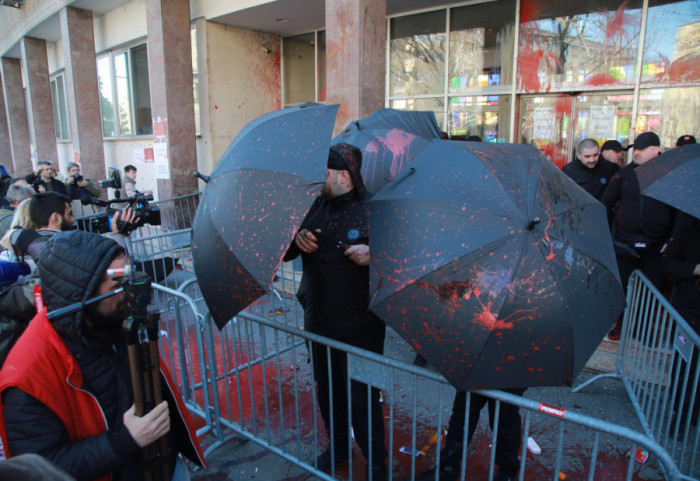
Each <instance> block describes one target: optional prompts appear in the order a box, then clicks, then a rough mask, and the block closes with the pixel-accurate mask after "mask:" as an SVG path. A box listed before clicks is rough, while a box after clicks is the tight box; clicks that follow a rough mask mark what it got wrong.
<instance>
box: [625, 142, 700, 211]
mask: <svg viewBox="0 0 700 481" xmlns="http://www.w3.org/2000/svg"><path fill="white" fill-rule="evenodd" d="M635 172H636V174H637V179H639V187H640V189H641V190H642V193H643V194H644V195H648V196H649V197H653V198H654V199H656V200H660V201H661V202H664V203H665V204H668V205H670V206H673V207H675V208H676V209H680V210H682V211H683V212H686V213H688V214H690V215H692V216H693V217H697V218H699V219H700V200H698V199H700V144H693V145H684V146H683V147H678V148H675V149H671V150H669V151H668V152H666V153H664V154H661V155H659V156H658V157H654V158H653V159H651V160H648V161H647V162H645V163H644V164H643V165H640V166H639V167H637V170H636V171H635Z"/></svg>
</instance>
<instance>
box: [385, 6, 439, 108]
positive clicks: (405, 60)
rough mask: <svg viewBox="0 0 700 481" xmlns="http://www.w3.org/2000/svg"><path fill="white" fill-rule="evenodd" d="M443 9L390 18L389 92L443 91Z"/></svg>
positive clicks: (409, 93) (418, 93)
mask: <svg viewBox="0 0 700 481" xmlns="http://www.w3.org/2000/svg"><path fill="white" fill-rule="evenodd" d="M446 13H447V12H446V10H439V11H434V12H428V13H421V14H416V15H408V16H405V17H396V18H392V19H391V22H390V27H389V28H390V39H391V43H390V45H389V48H390V54H389V69H390V72H391V74H390V84H389V85H390V87H389V95H390V96H392V97H395V96H414V95H429V94H441V93H444V92H445V65H446V47H447V42H446V40H447V37H446Z"/></svg>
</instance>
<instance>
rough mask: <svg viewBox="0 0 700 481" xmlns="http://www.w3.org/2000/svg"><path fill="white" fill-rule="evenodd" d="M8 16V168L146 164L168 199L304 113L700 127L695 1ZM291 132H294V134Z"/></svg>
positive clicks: (551, 0)
mask: <svg viewBox="0 0 700 481" xmlns="http://www.w3.org/2000/svg"><path fill="white" fill-rule="evenodd" d="M3 3H6V4H8V3H9V4H13V5H14V6H12V5H5V6H0V32H1V33H2V34H1V35H0V56H1V57H2V62H1V65H0V73H1V76H0V80H1V82H2V92H3V95H2V96H0V114H1V115H0V159H1V160H0V163H2V164H3V165H5V167H6V168H7V169H8V170H9V171H10V172H11V173H17V174H23V173H27V172H29V171H30V170H31V169H32V168H33V166H34V165H35V164H36V161H37V160H40V159H48V160H55V161H57V162H58V165H59V166H60V169H61V171H62V172H65V166H66V165H67V163H68V162H69V161H74V160H77V161H79V162H80V163H81V164H82V168H83V172H84V174H85V175H86V176H87V177H89V178H92V179H101V178H105V177H104V176H105V174H106V172H107V169H108V168H109V167H115V168H118V169H120V170H121V169H123V167H124V166H125V165H127V164H133V165H135V166H136V167H137V168H138V169H139V186H140V187H142V188H143V189H149V188H150V189H152V190H154V191H155V192H156V196H157V197H159V198H168V197H172V196H174V195H178V194H184V193H188V192H191V191H193V190H195V189H196V188H197V183H196V181H195V180H194V178H193V177H192V172H193V171H195V170H199V171H201V172H203V173H209V172H211V170H212V168H213V166H214V165H215V163H216V161H217V160H218V159H219V158H220V156H221V155H222V154H223V152H224V151H225V150H226V148H227V147H228V145H229V143H230V142H231V140H232V139H233V138H234V137H235V136H236V134H237V133H238V132H239V131H240V130H241V129H242V128H243V127H244V126H245V125H246V124H247V123H248V122H250V121H252V120H253V119H255V118H256V117H259V116H260V115H263V114H265V113H267V112H270V111H273V110H276V109H279V108H281V107H284V106H288V105H294V104H297V103H301V102H308V101H318V102H328V103H338V104H340V109H339V115H338V119H337V122H336V131H339V130H341V129H342V128H343V127H344V126H345V125H346V124H347V123H348V122H349V121H351V120H353V119H357V118H360V117H364V116H366V115H369V114H370V113H372V112H373V111H375V110H377V109H379V108H382V107H385V106H386V107H392V108H397V109H414V110H430V111H433V112H435V115H436V118H437V120H438V123H439V124H440V126H441V128H442V129H443V130H445V131H446V132H448V133H449V134H450V135H451V136H460V135H479V136H480V137H482V138H483V139H484V140H486V141H489V142H521V143H532V144H534V145H535V146H537V147H538V149H540V151H542V152H543V153H544V154H545V155H547V156H548V157H549V158H550V159H551V160H552V161H553V162H554V163H555V164H557V165H559V166H562V165H563V164H565V163H566V162H568V161H570V160H571V159H572V157H573V154H574V152H573V149H574V147H575V145H576V144H577V143H578V141H580V140H581V139H583V138H586V137H592V138H595V139H598V140H599V141H601V143H602V141H604V140H607V139H613V138H615V139H618V140H619V141H621V142H622V143H623V144H627V143H629V142H631V140H632V139H633V138H634V136H635V135H636V134H637V133H639V132H642V131H646V130H654V131H656V132H657V133H659V135H660V137H661V139H662V144H663V146H664V147H666V148H668V147H671V146H672V145H673V144H674V142H675V140H676V138H677V137H679V136H680V135H683V134H692V135H695V136H698V134H700V131H699V130H698V129H699V128H700V127H698V125H700V122H699V120H700V119H699V116H700V113H699V112H700V3H698V1H697V0H682V1H669V0H626V1H622V0H589V1H587V2H579V1H575V0H557V1H555V0H491V1H469V2H463V1H462V2H449V1H444V0H443V1H440V0H325V1H324V0H277V1H267V0H240V1H225V0H130V1H129V0H23V1H13V2H3ZM280 135H283V133H280Z"/></svg>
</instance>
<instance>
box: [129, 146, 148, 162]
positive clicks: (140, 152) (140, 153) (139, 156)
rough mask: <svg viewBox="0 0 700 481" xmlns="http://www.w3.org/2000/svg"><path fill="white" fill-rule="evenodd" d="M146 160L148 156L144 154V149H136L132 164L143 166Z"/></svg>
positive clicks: (132, 156)
mask: <svg viewBox="0 0 700 481" xmlns="http://www.w3.org/2000/svg"><path fill="white" fill-rule="evenodd" d="M145 159H146V156H145V153H144V149H134V152H133V153H132V155H131V160H132V163H134V164H143V163H144V162H145Z"/></svg>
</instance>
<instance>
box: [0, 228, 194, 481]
mask: <svg viewBox="0 0 700 481" xmlns="http://www.w3.org/2000/svg"><path fill="white" fill-rule="evenodd" d="M126 262H127V259H126V256H125V255H124V250H123V249H122V248H121V247H120V246H119V245H117V244H116V243H115V242H113V241H112V240H110V239H106V238H105V237H102V236H98V235H96V234H92V233H88V232H82V231H70V232H60V233H58V234H56V235H54V236H53V237H52V238H51V239H50V240H49V241H48V242H47V243H46V246H45V247H44V249H43V250H42V252H41V255H40V258H39V272H40V276H41V285H42V288H43V293H44V302H45V305H46V309H44V310H42V311H41V312H40V313H39V314H37V315H36V317H35V318H34V319H33V320H32V322H31V323H30V324H29V326H28V327H27V329H26V330H25V331H24V333H23V334H22V337H21V338H20V339H19V340H18V341H17V343H16V344H15V346H14V347H13V348H12V350H11V352H10V354H9V356H8V358H7V360H6V361H5V364H4V366H3V368H2V371H0V393H1V397H0V400H1V402H0V413H1V414H0V435H1V436H2V442H3V445H4V446H5V449H6V453H7V456H8V457H11V456H16V455H20V454H24V453H36V454H40V455H42V456H44V457H46V458H47V459H48V460H49V461H51V462H52V463H54V464H56V465H57V466H59V467H60V468H62V469H64V470H65V471H66V472H68V473H69V474H70V475H72V476H73V477H75V478H76V479H78V480H94V479H100V480H102V479H105V480H107V479H110V477H111V479H120V480H127V479H128V480H133V481H140V480H142V479H144V477H145V471H146V469H147V464H146V462H145V461H144V459H143V457H142V448H144V447H146V446H149V445H151V444H152V443H154V442H155V441H157V440H158V439H160V438H162V437H163V436H165V444H166V450H165V452H161V455H162V460H164V462H165V463H166V465H167V466H168V468H169V472H170V473H173V476H172V479H173V480H175V479H178V480H179V479H185V480H186V479H189V473H188V472H187V469H186V467H185V466H184V463H183V462H182V461H181V460H180V459H179V458H178V452H180V453H182V454H184V455H186V456H187V457H188V458H189V459H191V460H192V461H194V462H196V463H198V464H200V465H203V456H202V452H201V448H200V446H199V444H198V442H197V436H196V433H195V431H194V428H193V426H192V423H191V419H190V417H189V415H188V413H187V411H186V409H185V407H184V404H183V403H182V400H181V399H180V398H179V395H178V394H177V391H176V390H174V388H173V385H172V382H171V381H170V377H169V375H168V373H167V372H166V371H165V370H164V369H163V368H161V375H162V377H163V378H164V379H165V382H164V383H163V387H164V389H163V391H164V396H165V399H166V400H165V401H163V402H162V403H160V404H158V405H157V406H155V407H154V408H153V409H152V410H151V411H150V412H149V413H148V414H145V415H144V416H143V417H138V416H136V415H135V414H134V413H135V408H134V404H133V403H134V395H133V392H132V388H131V379H130V368H129V360H128V356H127V349H126V343H125V340H124V336H123V333H122V330H121V326H122V322H123V321H124V320H125V318H126V317H127V316H128V315H129V314H130V312H131V307H132V306H131V304H130V303H128V302H127V299H126V297H125V294H124V292H123V291H122V292H119V293H116V294H114V295H112V296H109V297H106V298H104V299H102V300H100V301H99V302H95V303H94V304H90V305H88V306H86V307H84V308H83V309H82V310H79V311H77V312H75V313H73V314H68V315H65V316H62V317H57V318H55V319H52V320H50V319H49V317H48V315H47V311H55V310H56V309H61V308H65V307H67V306H71V305H73V304H75V303H85V302H86V301H88V300H89V299H91V298H93V297H96V296H100V295H103V294H107V293H110V292H112V291H113V290H115V289H117V288H118V287H119V286H120V282H119V279H118V278H112V277H111V276H109V275H108V274H107V269H119V268H123V267H125V265H126Z"/></svg>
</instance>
